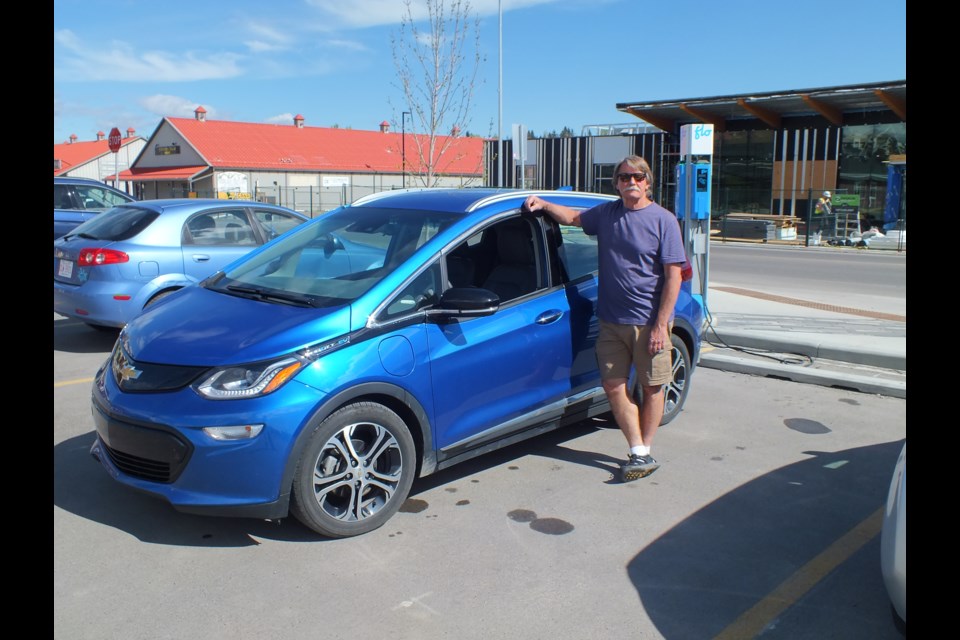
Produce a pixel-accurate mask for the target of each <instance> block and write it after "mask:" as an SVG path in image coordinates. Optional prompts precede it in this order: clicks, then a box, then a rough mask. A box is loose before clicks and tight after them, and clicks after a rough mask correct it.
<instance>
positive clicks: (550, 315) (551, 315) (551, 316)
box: [536, 309, 563, 324]
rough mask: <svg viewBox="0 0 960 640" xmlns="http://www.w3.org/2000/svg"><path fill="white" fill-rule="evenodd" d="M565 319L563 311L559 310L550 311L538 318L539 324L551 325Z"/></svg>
mask: <svg viewBox="0 0 960 640" xmlns="http://www.w3.org/2000/svg"><path fill="white" fill-rule="evenodd" d="M562 317H563V311H560V310H559V309H551V310H550V311H544V312H543V313H541V314H540V315H539V316H537V320H536V322H537V324H550V323H552V322H556V321H557V320H559V319H560V318H562Z"/></svg>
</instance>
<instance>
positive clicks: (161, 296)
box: [143, 289, 179, 309]
mask: <svg viewBox="0 0 960 640" xmlns="http://www.w3.org/2000/svg"><path fill="white" fill-rule="evenodd" d="M174 291H179V289H167V290H165V291H161V292H160V293H158V294H157V295H155V296H153V297H152V298H150V299H149V300H147V304H145V305H143V308H144V309H146V308H148V307H152V306H153V305H155V304H157V303H158V302H160V301H161V300H163V299H164V298H166V297H167V296H168V295H170V294H171V293H173V292H174Z"/></svg>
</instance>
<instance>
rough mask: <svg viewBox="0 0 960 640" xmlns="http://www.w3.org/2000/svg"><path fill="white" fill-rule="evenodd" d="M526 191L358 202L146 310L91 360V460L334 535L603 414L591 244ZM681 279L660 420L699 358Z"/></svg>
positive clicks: (352, 531)
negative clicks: (104, 354) (467, 464)
mask: <svg viewBox="0 0 960 640" xmlns="http://www.w3.org/2000/svg"><path fill="white" fill-rule="evenodd" d="M530 193H532V192H529V191H512V190H495V189H427V190H401V191H394V192H386V193H383V194H377V195H374V196H368V197H366V198H363V199H361V200H359V201H357V202H355V203H353V204H352V205H350V206H345V207H342V208H339V209H337V210H334V211H332V212H329V213H327V214H324V215H323V216H321V217H319V218H317V219H315V220H313V221H312V222H310V223H308V224H305V225H303V226H301V227H298V228H297V229H294V230H293V231H291V232H290V233H288V234H286V235H285V236H284V237H283V238H281V239H279V240H278V241H276V242H273V243H271V244H269V245H267V246H264V247H262V248H261V249H259V250H256V251H254V252H253V253H251V254H250V255H248V256H246V257H245V258H243V259H241V260H240V261H238V262H235V263H234V264H232V265H230V266H229V267H227V268H226V269H224V270H221V271H219V272H217V273H216V274H214V275H213V276H211V277H209V278H207V279H206V280H204V281H203V282H202V283H200V284H199V285H198V286H193V287H187V288H185V289H182V290H181V291H179V292H177V293H175V294H173V295H171V296H169V297H167V298H166V299H164V300H163V301H161V302H160V303H158V304H156V305H154V306H152V307H150V308H148V309H146V310H145V311H144V312H143V314H141V315H140V316H139V317H137V318H135V319H133V320H132V321H131V322H130V323H129V324H127V326H126V327H125V328H124V330H123V331H122V332H121V334H120V336H119V338H118V340H117V343H116V345H115V347H114V349H113V353H112V354H111V356H110V358H109V360H108V361H107V362H106V363H104V365H103V367H102V368H101V369H100V370H99V372H98V373H97V374H96V377H95V382H94V384H93V390H92V407H93V415H94V420H95V423H96V431H97V435H96V439H95V442H94V443H93V445H92V448H91V453H92V454H93V456H94V457H96V458H97V459H99V460H100V462H101V463H102V464H103V466H104V467H105V468H106V470H107V472H108V473H109V474H110V476H111V477H113V478H114V479H116V480H118V481H119V482H121V483H123V484H125V485H129V486H130V487H133V488H135V489H139V490H142V491H144V492H146V493H148V494H153V495H154V496H158V497H161V498H163V499H165V500H166V501H168V502H169V503H170V504H172V505H173V506H174V507H175V508H176V509H178V510H180V511H183V512H189V513H208V514H219V515H232V516H249V517H257V518H266V519H276V518H282V517H285V516H287V515H288V514H289V513H292V514H293V515H294V516H296V518H298V519H299V520H300V521H302V522H303V523H304V524H305V525H306V526H307V527H309V528H310V529H312V530H314V531H316V532H317V533H319V534H321V535H323V536H327V537H346V536H352V535H357V534H362V533H365V532H368V531H371V530H373V529H376V528H377V527H380V526H381V525H383V524H384V523H385V522H386V521H387V520H388V519H389V518H390V517H391V516H392V515H393V514H394V513H395V512H396V511H397V509H398V508H399V507H400V506H401V504H402V503H403V502H404V500H405V499H406V497H407V495H408V492H409V491H410V487H411V484H412V483H413V481H414V478H415V477H418V476H426V475H429V474H431V473H433V472H435V471H438V470H440V469H444V468H447V467H450V466H451V465H454V464H456V463H458V462H461V461H464V460H468V459H470V458H473V457H475V456H478V455H481V454H483V453H486V452H489V451H492V450H494V449H497V448H500V447H503V446H506V445H509V444H512V443H516V442H518V441H521V440H524V439H526V438H529V437H532V436H535V435H538V434H541V433H544V432H546V431H549V430H552V429H556V428H558V427H562V426H564V425H567V424H572V423H575V422H578V421H582V420H584V419H586V418H588V417H591V416H596V415H600V414H608V413H609V409H610V407H609V404H608V402H607V400H606V397H605V395H604V393H603V390H602V387H601V383H600V374H599V371H598V367H597V361H596V357H595V355H594V343H595V340H596V336H597V330H598V323H597V318H596V316H595V315H594V309H595V306H596V295H597V245H596V242H595V239H594V238H591V237H589V236H587V235H585V234H584V233H583V232H582V230H581V229H580V228H578V227H565V226H564V227H561V226H560V225H558V224H556V223H555V222H553V221H551V220H550V219H549V218H547V217H543V216H535V215H532V214H528V213H522V212H521V211H520V207H521V205H522V203H523V200H524V198H525V197H526V196H527V195H529V194H530ZM540 195H543V196H546V197H550V198H551V199H553V200H554V201H556V202H559V203H562V204H565V205H568V206H571V207H575V208H579V209H584V208H587V207H590V206H593V205H596V204H599V203H601V202H604V201H606V200H608V199H610V196H604V195H600V194H587V193H577V192H571V191H560V192H551V193H549V194H548V193H542V192H541V193H540ZM685 274H686V275H685V278H686V281H685V282H684V283H683V284H682V288H681V293H680V298H679V300H678V302H677V305H676V320H675V324H674V329H673V336H672V346H673V356H674V359H675V365H674V379H673V384H672V385H670V390H669V399H668V402H667V409H666V415H665V417H664V422H665V423H666V422H669V421H670V420H672V419H673V418H674V417H675V416H676V415H677V413H678V412H679V411H680V410H681V408H682V406H683V404H684V402H685V399H686V398H687V395H688V393H689V392H690V384H691V374H692V373H693V371H694V367H695V364H696V362H697V361H698V358H699V354H700V332H701V329H702V325H703V319H704V315H703V307H702V304H701V302H700V301H699V299H697V298H696V297H694V296H693V295H692V294H691V283H690V281H689V278H690V270H685Z"/></svg>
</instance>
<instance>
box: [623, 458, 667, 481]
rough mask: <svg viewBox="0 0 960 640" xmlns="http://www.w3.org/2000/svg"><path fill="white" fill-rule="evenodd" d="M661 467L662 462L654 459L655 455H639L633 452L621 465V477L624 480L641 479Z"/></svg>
mask: <svg viewBox="0 0 960 640" xmlns="http://www.w3.org/2000/svg"><path fill="white" fill-rule="evenodd" d="M659 468H660V464H659V463H658V462H657V461H656V460H654V459H653V456H650V455H646V456H638V455H636V454H633V453H631V454H630V457H629V458H628V459H627V461H626V462H625V463H624V464H622V465H620V479H621V480H622V481H623V482H630V481H631V480H639V479H640V478H646V477H647V476H648V475H650V474H651V473H653V472H654V471H656V470H657V469H659Z"/></svg>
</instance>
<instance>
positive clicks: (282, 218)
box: [253, 209, 303, 242]
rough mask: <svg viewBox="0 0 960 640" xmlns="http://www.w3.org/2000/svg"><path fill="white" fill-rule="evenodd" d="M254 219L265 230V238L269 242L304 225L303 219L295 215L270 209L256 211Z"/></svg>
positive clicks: (254, 211)
mask: <svg viewBox="0 0 960 640" xmlns="http://www.w3.org/2000/svg"><path fill="white" fill-rule="evenodd" d="M253 217H254V218H255V219H256V221H257V223H258V224H259V225H260V228H261V229H263V233H264V237H265V238H266V239H267V241H268V242H269V241H270V240H273V239H274V238H276V237H277V236H279V235H282V234H284V233H286V232H287V231H290V229H293V228H294V227H296V226H297V225H299V224H301V223H303V220H302V219H300V218H298V217H296V216H294V215H291V214H289V213H284V212H282V211H271V210H268V209H254V210H253Z"/></svg>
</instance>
